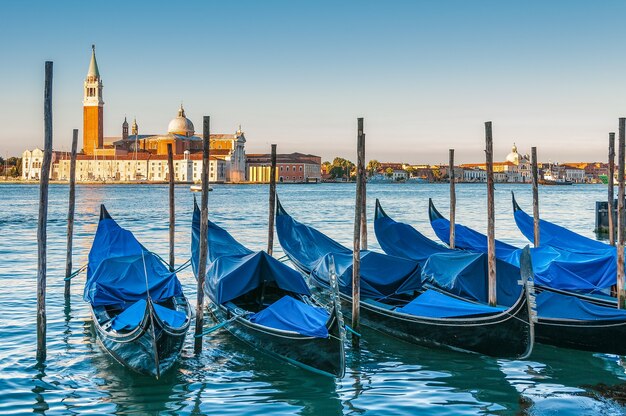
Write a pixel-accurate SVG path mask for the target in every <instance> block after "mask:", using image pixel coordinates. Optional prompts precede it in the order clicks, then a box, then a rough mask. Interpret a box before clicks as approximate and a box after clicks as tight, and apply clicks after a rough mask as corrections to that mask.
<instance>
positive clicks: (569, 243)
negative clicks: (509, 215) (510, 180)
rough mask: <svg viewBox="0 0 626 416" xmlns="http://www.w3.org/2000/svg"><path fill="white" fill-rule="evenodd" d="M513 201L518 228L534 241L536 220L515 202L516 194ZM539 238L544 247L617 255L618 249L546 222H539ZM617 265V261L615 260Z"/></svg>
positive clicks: (513, 195)
mask: <svg viewBox="0 0 626 416" xmlns="http://www.w3.org/2000/svg"><path fill="white" fill-rule="evenodd" d="M511 200H512V203H513V217H514V218H515V224H516V225H517V228H519V230H520V231H521V232H522V234H524V237H526V238H527V239H528V240H530V241H534V235H535V234H534V233H535V231H534V219H533V217H532V216H530V215H528V214H527V213H526V212H524V210H522V208H521V207H520V206H519V204H518V203H517V201H516V200H515V194H514V193H513V192H511ZM539 236H540V241H541V245H542V246H549V247H554V248H556V249H560V250H565V251H569V252H573V253H581V254H592V255H600V256H602V255H606V254H612V255H613V256H614V257H615V256H616V255H617V252H616V249H615V247H614V246H611V245H610V244H606V243H603V242H602V241H598V240H594V239H591V238H588V237H585V236H583V235H580V234H578V233H575V232H573V231H570V230H568V229H567V228H565V227H562V226H560V225H557V224H554V223H551V222H549V221H546V220H542V219H540V220H539ZM614 262H615V263H617V259H615V258H614Z"/></svg>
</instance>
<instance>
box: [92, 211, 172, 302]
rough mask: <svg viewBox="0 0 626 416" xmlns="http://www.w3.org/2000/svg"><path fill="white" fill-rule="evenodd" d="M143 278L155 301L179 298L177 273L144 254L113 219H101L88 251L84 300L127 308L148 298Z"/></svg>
mask: <svg viewBox="0 0 626 416" xmlns="http://www.w3.org/2000/svg"><path fill="white" fill-rule="evenodd" d="M142 251H144V254H143V256H142V254H141V253H142ZM144 264H145V269H144ZM146 275H147V280H148V287H149V290H150V296H151V297H152V299H153V300H154V301H155V302H159V301H162V300H165V299H167V298H169V297H172V296H178V295H182V293H183V291H182V287H181V285H180V282H179V281H178V278H177V277H176V274H174V273H171V272H170V271H169V270H168V269H167V268H166V267H165V265H163V263H162V262H161V261H160V260H159V259H158V258H157V257H156V256H155V255H154V254H153V253H150V252H148V251H145V248H143V246H142V245H141V244H139V242H138V241H137V239H135V237H134V236H133V234H132V233H131V232H129V231H127V230H124V229H123V228H121V227H120V226H119V225H118V224H117V223H116V222H115V221H114V220H113V219H110V218H103V219H101V220H100V222H99V223H98V229H97V231H96V236H95V238H94V242H93V245H92V247H91V251H90V252H89V265H88V267H87V281H86V282H85V290H84V294H83V297H84V299H85V301H87V302H89V303H91V304H92V306H106V305H118V306H121V307H122V308H126V307H128V306H130V305H131V304H134V303H135V302H137V301H139V300H142V299H144V300H145V299H147V297H148V295H147V292H146Z"/></svg>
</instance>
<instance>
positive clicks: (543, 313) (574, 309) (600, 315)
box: [536, 291, 626, 321]
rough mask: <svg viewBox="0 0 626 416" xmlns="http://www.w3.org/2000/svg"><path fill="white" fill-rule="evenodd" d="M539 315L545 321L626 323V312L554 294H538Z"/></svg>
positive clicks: (545, 292)
mask: <svg viewBox="0 0 626 416" xmlns="http://www.w3.org/2000/svg"><path fill="white" fill-rule="evenodd" d="M536 299H537V314H538V315H539V316H540V317H541V318H544V319H550V318H553V319H576V320H583V321H585V320H587V321H624V320H626V310H623V309H617V308H608V307H605V306H598V305H594V304H593V303H589V302H586V301H584V300H581V299H578V298H576V297H574V296H566V295H562V294H559V293H553V292H547V291H544V292H541V293H539V294H537V298H536Z"/></svg>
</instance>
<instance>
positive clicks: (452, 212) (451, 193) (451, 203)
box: [448, 149, 456, 249]
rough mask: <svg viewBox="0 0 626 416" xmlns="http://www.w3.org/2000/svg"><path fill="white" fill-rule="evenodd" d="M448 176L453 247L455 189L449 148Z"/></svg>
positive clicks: (451, 243)
mask: <svg viewBox="0 0 626 416" xmlns="http://www.w3.org/2000/svg"><path fill="white" fill-rule="evenodd" d="M448 170H449V172H448V178H449V179H450V237H449V239H450V241H449V244H448V245H449V246H450V248H452V249H453V248H454V236H455V234H454V232H455V230H454V223H455V217H456V189H455V183H454V181H455V178H454V149H450V163H449V164H448Z"/></svg>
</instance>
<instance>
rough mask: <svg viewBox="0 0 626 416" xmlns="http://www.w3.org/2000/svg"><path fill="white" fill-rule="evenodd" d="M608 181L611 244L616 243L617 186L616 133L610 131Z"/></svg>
mask: <svg viewBox="0 0 626 416" xmlns="http://www.w3.org/2000/svg"><path fill="white" fill-rule="evenodd" d="M607 176H608V178H607V179H608V181H609V201H608V211H609V217H608V220H609V244H610V245H612V246H614V245H615V223H614V222H613V212H615V205H614V201H615V195H613V192H614V187H615V183H614V180H615V133H613V132H611V133H609V171H608V175H607Z"/></svg>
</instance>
